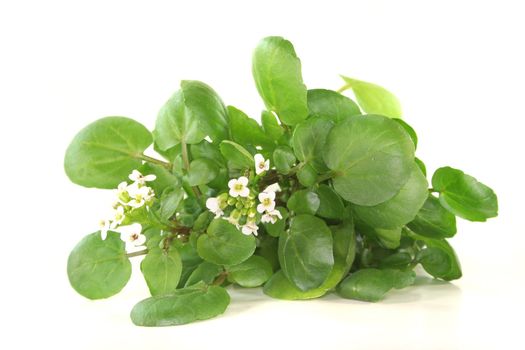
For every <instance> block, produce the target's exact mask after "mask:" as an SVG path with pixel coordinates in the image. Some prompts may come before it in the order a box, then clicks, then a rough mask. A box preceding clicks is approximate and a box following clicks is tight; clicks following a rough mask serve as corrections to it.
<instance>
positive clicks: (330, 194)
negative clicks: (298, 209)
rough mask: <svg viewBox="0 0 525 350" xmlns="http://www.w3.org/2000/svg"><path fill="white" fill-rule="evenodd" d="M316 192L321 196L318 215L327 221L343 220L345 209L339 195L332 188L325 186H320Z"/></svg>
mask: <svg viewBox="0 0 525 350" xmlns="http://www.w3.org/2000/svg"><path fill="white" fill-rule="evenodd" d="M316 192H317V195H318V196H319V209H318V210H317V215H319V216H321V217H323V218H327V219H342V218H343V216H344V210H345V207H344V204H343V201H342V200H341V198H340V197H339V196H338V195H337V193H335V191H334V190H333V189H332V188H331V187H330V186H327V185H324V184H321V185H319V188H318V189H317V191H316Z"/></svg>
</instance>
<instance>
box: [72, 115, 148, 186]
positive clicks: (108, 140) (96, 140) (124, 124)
mask: <svg viewBox="0 0 525 350" xmlns="http://www.w3.org/2000/svg"><path fill="white" fill-rule="evenodd" d="M151 142H152V138H151V134H150V132H149V131H148V129H146V128H145V127H144V126H143V125H142V124H140V123H138V122H136V121H134V120H132V119H129V118H125V117H106V118H102V119H99V120H97V121H95V122H93V123H91V124H89V125H88V126H86V127H85V128H84V129H82V130H81V131H80V132H79V133H78V134H77V135H76V136H75V138H74V139H73V141H71V143H70V144H69V147H68V148H67V150H66V155H65V158H64V169H65V171H66V174H67V176H68V177H69V179H70V180H71V182H73V183H75V184H77V185H80V186H84V187H96V188H115V187H117V185H118V184H119V183H120V182H122V181H126V180H127V178H128V175H129V174H130V173H131V171H132V170H134V169H138V168H139V167H140V166H141V165H142V160H141V159H140V157H141V155H142V153H143V152H144V150H145V149H146V148H148V146H149V145H151Z"/></svg>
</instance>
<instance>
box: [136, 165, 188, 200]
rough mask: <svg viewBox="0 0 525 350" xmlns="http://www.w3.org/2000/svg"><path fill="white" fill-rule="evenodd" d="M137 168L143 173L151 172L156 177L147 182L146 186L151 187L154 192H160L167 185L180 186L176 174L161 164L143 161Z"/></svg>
mask: <svg viewBox="0 0 525 350" xmlns="http://www.w3.org/2000/svg"><path fill="white" fill-rule="evenodd" d="M138 170H139V171H140V172H141V173H142V174H144V175H149V174H153V175H155V176H156V177H157V179H155V181H150V182H148V186H149V187H151V188H153V190H154V191H155V193H156V194H160V193H162V192H163V191H164V190H165V189H166V188H168V187H180V185H181V183H180V180H179V179H178V178H177V176H175V175H173V174H172V173H171V172H170V171H169V170H168V169H166V168H165V167H163V166H160V165H157V164H151V163H144V164H143V165H142V166H141V167H140V168H139V169H138Z"/></svg>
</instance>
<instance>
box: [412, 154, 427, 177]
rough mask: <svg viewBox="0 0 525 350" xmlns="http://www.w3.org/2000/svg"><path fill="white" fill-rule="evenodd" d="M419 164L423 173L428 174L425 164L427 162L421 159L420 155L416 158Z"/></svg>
mask: <svg viewBox="0 0 525 350" xmlns="http://www.w3.org/2000/svg"><path fill="white" fill-rule="evenodd" d="M414 160H415V162H416V164H417V166H418V167H419V169H420V170H421V172H422V173H423V175H425V177H426V176H427V167H426V165H425V163H423V161H422V160H421V159H419V158H418V157H416V158H414Z"/></svg>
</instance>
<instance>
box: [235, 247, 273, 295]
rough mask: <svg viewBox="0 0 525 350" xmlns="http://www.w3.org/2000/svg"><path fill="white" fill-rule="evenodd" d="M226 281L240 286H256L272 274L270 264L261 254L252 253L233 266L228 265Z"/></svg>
mask: <svg viewBox="0 0 525 350" xmlns="http://www.w3.org/2000/svg"><path fill="white" fill-rule="evenodd" d="M226 271H228V281H230V282H233V283H237V284H238V285H240V286H241V287H245V288H252V287H258V286H260V285H262V284H263V283H264V282H266V281H267V280H268V279H269V278H270V276H271V275H272V272H273V271H272V266H271V265H270V263H269V262H268V260H266V259H265V258H263V257H262V256H257V255H252V256H251V257H250V258H249V259H248V260H246V261H243V262H242V263H240V264H238V265H234V266H228V267H227V268H226Z"/></svg>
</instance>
